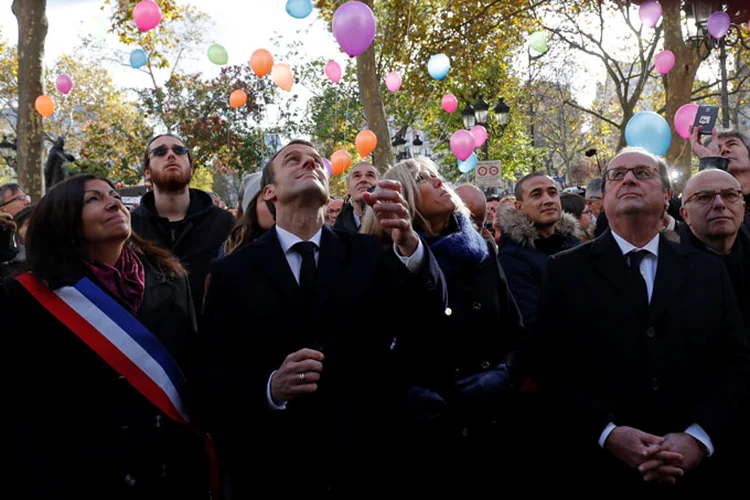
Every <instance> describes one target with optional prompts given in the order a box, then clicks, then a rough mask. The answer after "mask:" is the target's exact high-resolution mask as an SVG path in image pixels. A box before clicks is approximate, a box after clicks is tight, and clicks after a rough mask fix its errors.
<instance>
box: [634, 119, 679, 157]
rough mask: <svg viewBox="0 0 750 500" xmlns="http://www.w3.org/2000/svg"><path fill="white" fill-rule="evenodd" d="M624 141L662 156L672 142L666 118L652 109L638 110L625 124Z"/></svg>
mask: <svg viewBox="0 0 750 500" xmlns="http://www.w3.org/2000/svg"><path fill="white" fill-rule="evenodd" d="M625 142H627V143H628V146H631V147H641V148H644V149H645V150H647V151H648V152H650V153H652V154H655V155H659V156H662V155H664V154H665V153H666V152H667V150H668V149H669V144H670V143H671V142H672V131H671V130H670V129H669V124H668V123H667V120H665V119H664V117H662V116H661V115H658V114H656V113H654V112H653V111H640V112H638V113H636V114H634V115H633V117H632V118H631V119H630V120H628V124H627V125H625Z"/></svg>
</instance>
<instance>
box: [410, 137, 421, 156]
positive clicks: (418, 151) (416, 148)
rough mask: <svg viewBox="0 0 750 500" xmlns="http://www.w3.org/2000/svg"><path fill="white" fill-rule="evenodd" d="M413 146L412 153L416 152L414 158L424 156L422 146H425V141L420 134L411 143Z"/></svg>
mask: <svg viewBox="0 0 750 500" xmlns="http://www.w3.org/2000/svg"><path fill="white" fill-rule="evenodd" d="M411 145H412V148H413V149H412V151H413V152H414V156H419V155H421V154H422V146H423V145H424V141H423V140H422V139H421V138H420V137H419V134H417V136H416V137H415V138H414V140H413V141H411Z"/></svg>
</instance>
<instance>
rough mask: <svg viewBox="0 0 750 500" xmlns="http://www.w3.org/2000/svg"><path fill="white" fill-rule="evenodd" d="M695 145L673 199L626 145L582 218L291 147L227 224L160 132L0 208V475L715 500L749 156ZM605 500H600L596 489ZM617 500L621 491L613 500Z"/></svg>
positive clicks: (548, 189)
mask: <svg viewBox="0 0 750 500" xmlns="http://www.w3.org/2000/svg"><path fill="white" fill-rule="evenodd" d="M703 139H704V140H701V137H700V136H699V135H698V131H694V133H693V135H692V137H691V140H690V142H691V146H692V151H693V153H694V154H695V155H697V156H698V157H699V158H700V166H699V171H698V172H697V173H696V174H695V175H693V176H692V177H691V178H690V179H689V180H688V182H687V183H686V185H685V186H684V190H683V193H682V196H681V198H678V197H676V196H675V195H674V194H673V192H672V186H671V184H670V179H669V175H668V165H667V163H666V162H665V160H664V159H663V158H661V157H659V156H656V155H654V154H652V153H650V152H648V151H646V150H644V149H641V148H624V149H622V150H621V151H618V152H617V153H616V155H615V156H614V157H613V158H612V159H611V160H610V161H609V162H608V163H607V165H606V167H605V168H604V169H603V172H602V175H601V177H597V178H595V179H593V180H591V182H589V184H588V185H587V186H586V190H585V194H583V195H580V194H568V193H565V194H563V193H561V192H560V187H559V185H558V184H557V183H556V182H555V181H554V180H553V179H552V178H550V177H549V176H547V175H546V174H545V173H543V172H536V171H535V172H531V173H529V174H527V175H525V176H524V177H522V178H521V179H520V180H519V181H518V182H517V183H516V184H515V189H514V192H513V193H512V194H508V195H507V196H503V197H499V196H497V195H492V196H485V194H484V192H482V191H481V190H480V189H478V188H476V187H475V186H472V185H470V184H464V185H461V186H456V187H455V188H454V187H453V186H451V185H450V184H449V183H448V182H446V181H445V179H444V178H443V177H442V176H441V174H440V170H439V168H438V167H437V166H436V165H435V164H434V163H433V162H432V161H431V160H430V159H429V158H426V157H415V158H413V159H407V160H403V161H400V162H398V163H396V164H395V165H393V166H390V167H387V168H385V166H383V167H384V168H380V169H379V168H378V167H376V166H374V165H372V164H369V163H366V162H363V163H359V164H356V165H354V166H353V167H352V168H351V169H350V170H349V171H348V173H347V191H346V197H345V198H344V199H343V200H336V199H333V198H331V197H330V193H329V179H328V174H327V172H326V168H325V166H324V162H323V158H322V157H321V155H320V154H319V152H318V151H317V150H316V149H315V147H314V145H313V144H311V143H309V142H307V141H304V140H293V141H291V142H289V143H288V144H286V145H285V146H283V147H282V148H281V149H279V150H278V151H277V152H276V153H275V155H274V156H273V157H272V158H271V159H270V160H269V161H268V162H267V164H266V165H265V166H263V168H262V169H260V170H259V171H258V172H256V173H254V174H250V175H248V176H246V177H245V178H244V179H243V182H242V188H241V190H240V193H239V198H240V202H239V206H238V208H237V211H236V216H235V215H233V214H231V213H230V212H229V211H228V210H227V209H226V208H225V207H221V206H220V204H219V203H218V202H217V201H216V200H215V199H212V197H211V196H210V194H209V193H205V192H203V191H200V190H196V189H192V188H189V183H190V180H191V177H192V174H193V170H194V165H193V164H192V159H191V155H190V148H189V146H188V145H187V144H185V143H184V142H183V141H182V140H181V139H180V138H179V137H177V136H175V135H172V134H162V135H157V136H155V137H153V138H151V139H150V140H149V141H148V142H147V143H146V147H145V151H144V156H143V161H142V167H143V174H144V176H145V177H146V178H147V179H148V180H149V181H150V183H151V184H152V186H153V189H152V190H151V191H149V192H148V193H147V194H145V195H144V196H143V198H142V199H141V202H140V204H139V205H138V206H137V208H135V209H134V210H132V211H131V210H128V209H127V208H126V207H125V205H124V204H123V202H122V200H121V198H120V195H119V194H118V191H117V189H116V186H115V185H114V184H113V183H112V182H111V181H110V180H108V179H106V178H103V177H100V176H97V175H91V174H82V175H76V176H72V177H69V176H66V178H65V179H63V180H59V181H56V182H55V184H54V186H52V187H51V189H49V190H48V192H47V194H46V195H45V196H44V197H42V199H41V200H39V202H38V203H36V204H35V205H32V204H30V201H31V200H30V199H29V197H28V196H27V195H26V193H25V192H24V190H23V188H22V187H21V186H19V185H17V184H6V185H3V186H0V197H1V198H0V274H2V276H3V277H4V278H5V279H4V281H3V283H2V286H0V316H1V317H2V319H3V328H2V330H0V336H1V337H2V345H3V353H4V355H5V359H6V361H5V363H3V364H2V371H3V373H2V376H1V377H0V380H2V381H3V387H2V392H3V394H4V395H5V398H6V401H7V402H8V410H7V411H5V412H3V415H2V417H1V418H2V425H3V428H5V429H10V432H11V436H12V439H11V441H10V442H11V444H10V445H9V447H10V448H11V455H12V457H13V458H12V465H11V467H9V468H7V467H6V468H4V469H3V470H4V472H3V474H5V476H6V479H7V480H8V481H9V482H10V481H13V482H12V483H11V484H15V485H17V488H18V491H19V492H20V491H23V496H24V497H27V498H35V499H36V498H38V499H68V498H76V499H84V500H85V499H95V498H96V499H100V498H108V499H125V498H142V499H157V498H158V499H166V498H180V499H196V500H198V499H209V498H210V499H213V500H218V499H220V498H223V499H229V500H232V499H236V500H244V499H250V498H267V497H270V496H289V497H291V496H297V495H306V496H313V497H315V496H324V497H336V498H344V497H346V498H350V497H353V496H355V495H363V494H371V493H372V494H396V493H406V494H410V495H411V494H418V495H425V496H430V495H442V494H446V495H461V496H462V497H466V498H473V497H478V496H480V495H483V496H484V495H487V494H502V493H503V492H505V491H507V492H512V491H515V490H516V488H519V489H522V490H521V491H524V492H526V493H532V494H535V493H539V492H541V491H546V490H548V489H549V488H550V487H552V488H554V489H555V490H556V491H560V492H570V493H573V494H579V493H581V494H588V493H592V494H601V492H602V491H610V492H616V494H617V495H623V494H639V495H652V494H653V495H657V494H658V495H664V494H667V495H669V494H671V493H677V494H682V495H685V494H690V495H695V494H706V493H711V494H715V493H717V492H718V493H721V492H722V491H729V490H730V488H732V487H733V486H734V485H737V484H741V481H742V472H743V471H744V469H745V468H746V465H747V464H748V463H750V462H749V461H748V459H747V457H746V454H745V450H747V448H748V446H750V433H748V431H747V428H746V426H745V425H744V423H745V421H746V420H747V418H748V415H749V414H748V411H749V410H750V344H748V339H749V338H750V337H749V335H750V274H749V273H750V213H749V212H748V196H750V140H749V139H748V137H747V136H745V135H744V134H741V133H739V132H736V131H732V130H726V131H722V132H717V131H716V130H715V131H714V133H713V135H712V136H711V137H709V138H703ZM605 488H607V490H605ZM612 494H615V493H612Z"/></svg>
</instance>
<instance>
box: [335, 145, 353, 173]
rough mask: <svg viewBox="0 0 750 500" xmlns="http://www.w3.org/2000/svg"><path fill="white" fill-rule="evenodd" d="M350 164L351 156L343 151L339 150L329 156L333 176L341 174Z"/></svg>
mask: <svg viewBox="0 0 750 500" xmlns="http://www.w3.org/2000/svg"><path fill="white" fill-rule="evenodd" d="M351 164H352V155H350V154H349V152H348V151H347V150H345V149H339V150H338V151H335V152H334V153H333V154H332V155H331V170H333V175H339V174H340V173H343V172H344V171H345V170H346V169H347V168H349V167H350V166H351Z"/></svg>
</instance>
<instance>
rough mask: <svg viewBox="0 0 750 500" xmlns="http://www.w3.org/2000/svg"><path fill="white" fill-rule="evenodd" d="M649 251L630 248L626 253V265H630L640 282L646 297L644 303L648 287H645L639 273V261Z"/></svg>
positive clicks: (644, 282) (643, 279)
mask: <svg viewBox="0 0 750 500" xmlns="http://www.w3.org/2000/svg"><path fill="white" fill-rule="evenodd" d="M650 253H651V252H649V251H648V250H631V251H630V252H628V253H627V257H628V265H629V266H630V270H631V271H633V272H634V273H635V275H636V277H637V279H638V282H639V283H640V284H641V290H642V291H643V296H644V297H645V299H646V304H648V288H647V287H646V279H645V278H644V277H643V275H642V274H641V261H642V260H643V258H644V257H646V255H648V254H650Z"/></svg>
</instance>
